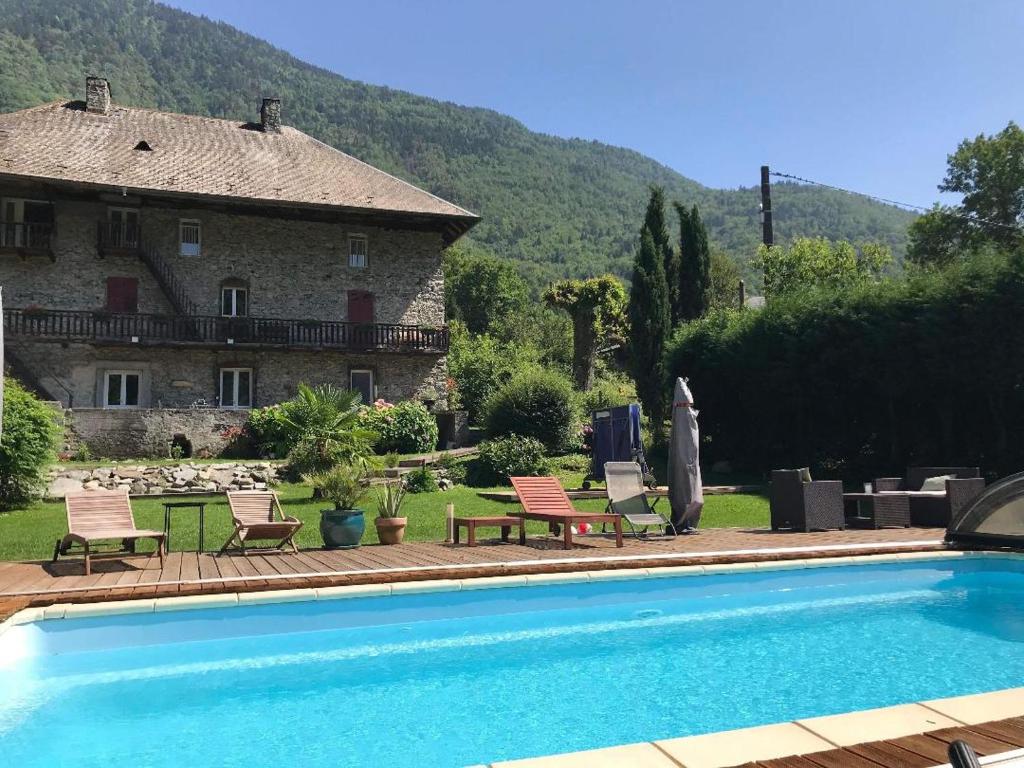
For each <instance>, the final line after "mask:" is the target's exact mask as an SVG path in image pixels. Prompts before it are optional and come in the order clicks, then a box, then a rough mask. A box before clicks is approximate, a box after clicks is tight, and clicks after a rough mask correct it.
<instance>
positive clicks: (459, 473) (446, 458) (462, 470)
mask: <svg viewBox="0 0 1024 768" xmlns="http://www.w3.org/2000/svg"><path fill="white" fill-rule="evenodd" d="M434 467H436V468H437V469H439V470H441V471H442V472H443V473H444V476H445V477H447V478H448V479H449V480H451V481H452V482H453V483H455V484H456V485H465V484H466V474H467V470H466V462H465V460H463V459H456V458H454V457H453V456H452V455H451V454H450V453H442V454H441V455H440V456H438V458H437V461H435V462H434Z"/></svg>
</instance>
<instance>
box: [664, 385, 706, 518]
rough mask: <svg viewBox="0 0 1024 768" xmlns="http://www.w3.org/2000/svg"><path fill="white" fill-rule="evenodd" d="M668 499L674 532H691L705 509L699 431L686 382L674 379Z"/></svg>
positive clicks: (695, 412) (669, 447)
mask: <svg viewBox="0 0 1024 768" xmlns="http://www.w3.org/2000/svg"><path fill="white" fill-rule="evenodd" d="M668 496H669V503H670V504H671V505H672V525H673V526H674V527H675V529H676V531H682V532H693V531H696V530H697V524H698V523H700V513H701V510H702V509H704V489H703V488H702V487H701V479H700V431H699V430H698V428H697V411H696V410H695V409H694V407H693V395H692V394H690V388H689V387H688V386H687V385H686V379H683V378H678V379H676V386H675V393H674V396H673V398H672V433H671V436H670V438H669V444H668Z"/></svg>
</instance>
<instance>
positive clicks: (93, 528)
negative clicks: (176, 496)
mask: <svg viewBox="0 0 1024 768" xmlns="http://www.w3.org/2000/svg"><path fill="white" fill-rule="evenodd" d="M64 506H65V507H66V508H67V513H68V534H67V536H65V537H64V538H63V539H60V540H58V541H57V545H56V546H55V547H54V548H53V562H57V558H58V557H60V556H61V555H67V554H69V553H70V552H71V548H72V547H73V546H74V545H76V544H80V545H81V546H82V548H83V549H84V551H85V575H86V576H89V575H90V574H92V557H93V556H94V555H99V556H104V557H106V556H113V557H123V556H124V555H134V554H136V552H135V543H136V542H137V541H138V540H139V539H153V540H154V541H155V542H156V552H154V553H153V554H155V555H157V556H159V558H160V567H161V568H162V567H163V564H164V534H163V532H162V531H147V530H142V529H139V528H136V527H135V518H134V517H133V516H132V505H131V502H130V501H129V500H128V491H127V490H122V491H100V490H96V491H80V492H72V493H68V494H67V495H66V496H65V497H64ZM111 541H120V546H119V547H118V548H117V549H114V550H110V549H102V550H99V551H96V550H95V549H94V548H95V547H96V545H98V544H100V545H102V543H103V542H111ZM149 557H152V555H149Z"/></svg>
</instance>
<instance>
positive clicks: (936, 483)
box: [921, 475, 953, 493]
mask: <svg viewBox="0 0 1024 768" xmlns="http://www.w3.org/2000/svg"><path fill="white" fill-rule="evenodd" d="M952 479H953V476H952V475H936V476H935V477H928V478H925V481H924V482H923V483H921V490H922V491H942V492H943V493H945V492H946V481H947V480H952Z"/></svg>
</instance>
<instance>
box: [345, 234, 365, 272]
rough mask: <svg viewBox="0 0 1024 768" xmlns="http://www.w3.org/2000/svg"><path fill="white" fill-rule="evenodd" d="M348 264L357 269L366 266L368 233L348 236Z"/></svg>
mask: <svg viewBox="0 0 1024 768" xmlns="http://www.w3.org/2000/svg"><path fill="white" fill-rule="evenodd" d="M348 265H349V266H350V267H356V268H357V269H362V268H363V267H365V266H366V235H349V236H348Z"/></svg>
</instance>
